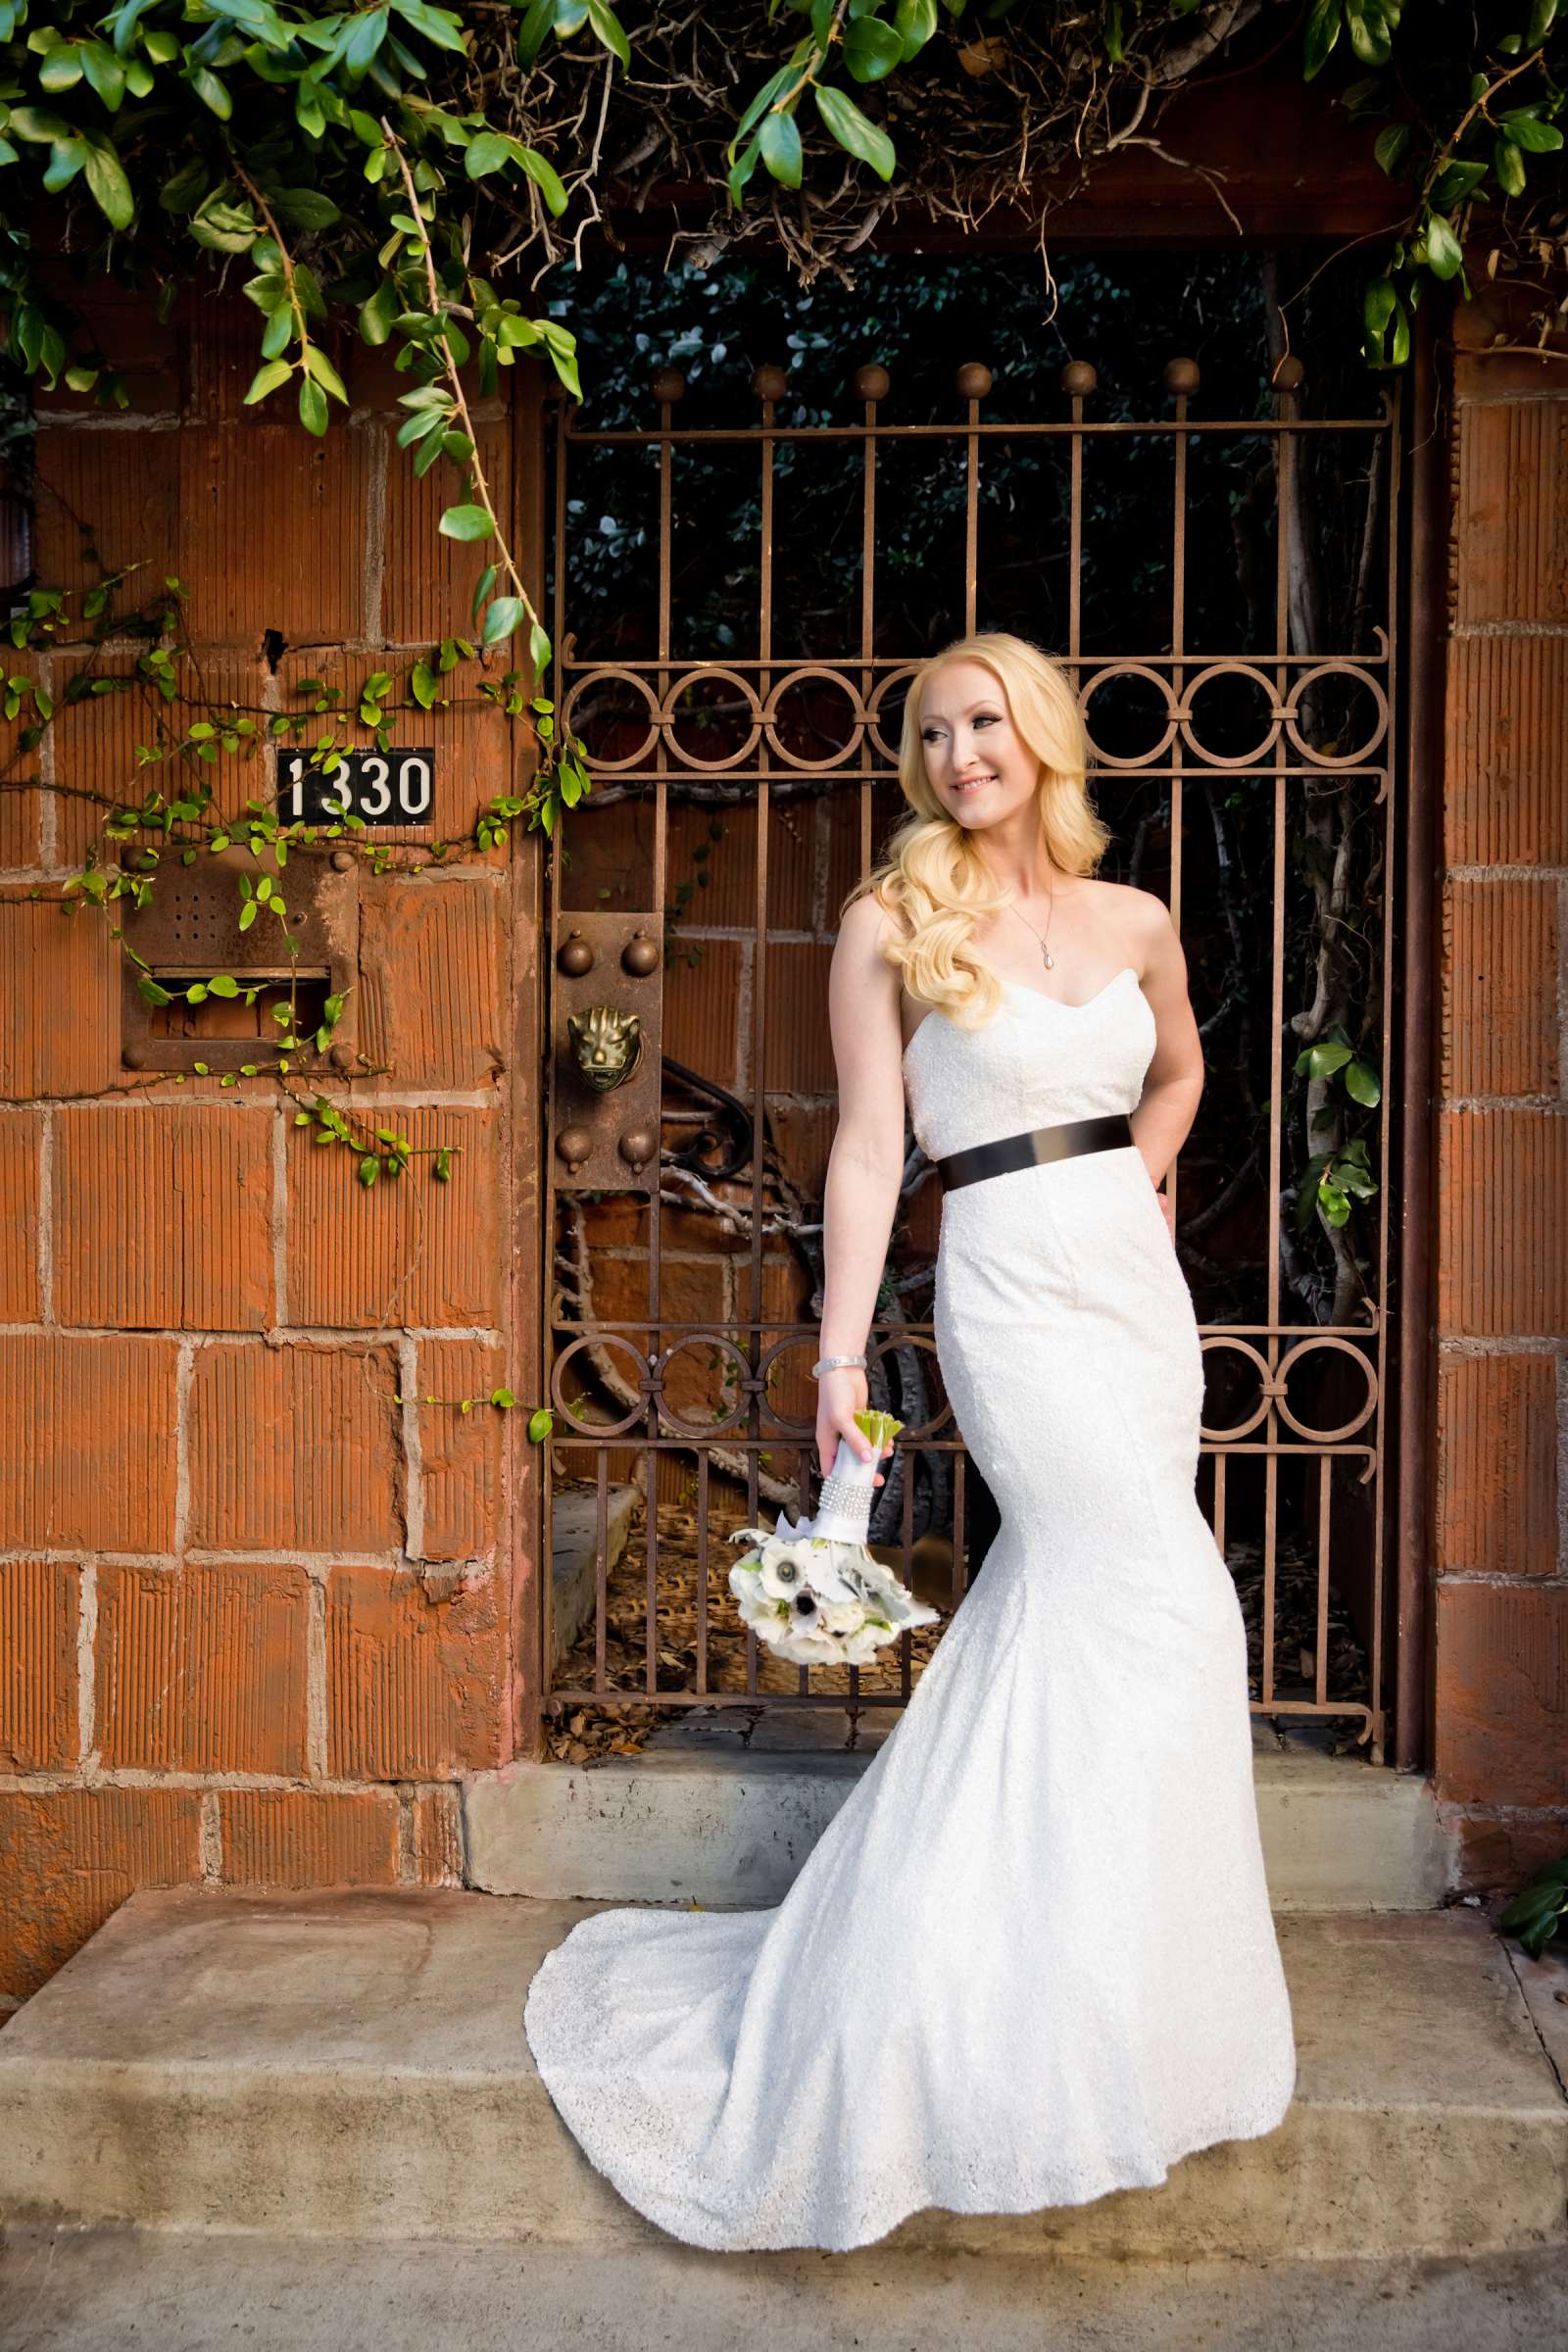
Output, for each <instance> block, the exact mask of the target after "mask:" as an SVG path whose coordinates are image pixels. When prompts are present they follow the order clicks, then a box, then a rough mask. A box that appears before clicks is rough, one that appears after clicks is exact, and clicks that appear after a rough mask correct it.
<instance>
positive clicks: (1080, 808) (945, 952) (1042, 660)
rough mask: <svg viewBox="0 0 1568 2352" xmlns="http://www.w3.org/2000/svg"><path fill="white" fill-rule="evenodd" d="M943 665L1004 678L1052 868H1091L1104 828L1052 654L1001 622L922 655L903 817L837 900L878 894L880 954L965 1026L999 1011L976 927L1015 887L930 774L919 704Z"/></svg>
mask: <svg viewBox="0 0 1568 2352" xmlns="http://www.w3.org/2000/svg"><path fill="white" fill-rule="evenodd" d="M947 662H983V663H984V665H985V667H986V668H987V669H989V670H990V671H991V672H992V674H993V676H994V677H995V678H996V679H997V680H998V682H999V684H1000V685H1001V688H1002V691H1003V695H1004V698H1005V702H1006V706H1007V710H1008V712H1009V714H1010V716H1011V719H1012V723H1013V726H1014V727H1015V728H1016V730H1017V732H1018V734H1019V735H1020V736H1021V738H1022V739H1023V741H1024V742H1025V743H1026V744H1027V745H1028V747H1029V749H1030V751H1032V752H1033V753H1034V755H1035V758H1036V759H1037V760H1039V762H1040V782H1039V789H1038V793H1037V805H1038V808H1039V810H1040V828H1041V831H1042V833H1043V834H1044V836H1045V844H1046V851H1047V854H1048V856H1049V857H1050V858H1051V861H1052V863H1053V865H1054V866H1057V867H1059V868H1060V869H1061V871H1062V872H1063V873H1069V874H1089V873H1092V872H1093V871H1094V869H1095V867H1096V866H1097V865H1098V864H1099V862H1100V860H1101V858H1103V856H1104V854H1105V849H1106V847H1107V845H1108V843H1109V841H1110V829H1109V827H1108V826H1106V825H1104V824H1103V823H1102V821H1101V819H1100V818H1099V817H1098V816H1097V815H1096V813H1095V810H1094V809H1093V807H1092V806H1091V803H1090V799H1089V789H1088V769H1089V758H1090V743H1089V734H1088V730H1087V728H1086V727H1085V725H1084V721H1083V714H1082V712H1081V711H1079V708H1078V698H1077V696H1076V694H1075V693H1074V692H1073V688H1072V684H1071V681H1070V680H1069V678H1068V677H1067V674H1066V672H1065V671H1064V670H1063V669H1062V667H1061V666H1060V664H1059V663H1058V662H1054V661H1053V660H1052V659H1051V656H1050V655H1049V654H1045V653H1042V652H1041V650H1040V648H1039V646H1037V645H1031V644H1030V642H1029V640H1028V639H1027V638H1026V637H1015V636H1013V635H1011V634H1010V632H1008V631H1007V630H1005V629H982V630H980V631H979V632H978V633H977V634H976V635H974V636H970V637H956V638H955V639H954V640H953V642H952V644H951V645H945V646H943V647H942V649H941V651H940V652H939V653H935V654H933V655H932V656H931V658H930V659H929V661H927V662H922V663H921V665H920V667H919V668H918V669H917V670H916V671H915V673H914V675H913V677H912V678H911V679H910V681H909V691H908V697H907V701H906V703H905V706H904V732H903V735H902V737H901V739H900V743H899V785H900V789H901V790H902V792H903V794H904V797H905V799H906V801H907V803H908V805H909V814H908V815H907V817H906V818H905V819H904V821H903V823H902V824H900V825H899V827H898V829H897V830H896V831H895V832H894V833H893V835H892V836H891V838H890V839H889V842H888V845H887V849H886V851H885V853H884V856H883V858H882V859H881V861H880V862H879V863H878V864H876V865H874V866H873V867H872V869H871V871H870V872H869V873H868V874H866V875H865V876H863V877H862V879H861V880H860V881H858V883H857V884H856V885H855V887H854V889H853V890H851V891H850V892H849V894H848V896H847V897H846V898H845V901H844V905H845V906H846V907H849V906H851V905H852V904H853V903H854V901H855V900H856V899H858V898H860V897H863V896H864V895H865V894H866V893H867V892H869V893H870V894H871V895H872V896H874V897H875V898H876V900H877V902H878V904H879V905H881V906H882V907H885V908H886V909H887V911H888V912H889V913H890V914H891V915H892V916H893V918H894V928H893V933H892V935H891V937H889V938H887V939H884V941H883V942H882V953H883V955H884V956H886V957H887V959H888V961H889V962H890V963H891V964H894V965H895V966H896V967H897V968H898V970H899V971H900V972H901V974H902V976H903V980H904V985H905V987H906V988H907V990H908V992H909V994H910V996H911V997H916V998H918V999H919V1000H920V1001H921V1002H922V1003H923V1004H927V1005H936V1006H938V1007H940V1009H941V1010H942V1011H943V1012H945V1013H947V1014H948V1015H949V1016H950V1018H952V1019H953V1020H955V1021H956V1022H958V1023H959V1024H960V1026H962V1027H965V1028H978V1027H980V1026H981V1025H983V1023H985V1022H986V1021H989V1020H990V1019H991V1018H992V1016H993V1015H994V1014H995V1012H996V1010H997V1006H998V1005H999V1004H1000V1002H1001V998H1002V988H1001V983H1000V981H999V979H998V976H997V974H996V972H995V971H993V969H992V968H991V966H990V965H989V964H988V963H986V962H985V961H984V960H983V958H982V957H981V956H979V955H978V954H977V953H976V952H975V947H974V934H975V932H976V930H977V928H978V927H979V924H980V922H981V921H982V920H983V919H984V918H985V917H986V916H987V915H992V914H996V913H999V912H1000V911H1001V909H1002V908H1003V907H1005V906H1006V905H1007V904H1008V902H1009V899H1010V897H1011V893H1010V892H1009V891H1007V890H1005V889H1003V890H999V889H998V888H997V887H996V885H995V883H994V881H993V880H992V878H991V876H990V874H989V872H988V870H987V868H986V866H985V864H984V862H983V860H982V858H981V855H980V852H979V850H978V849H977V847H976V845H975V839H974V836H973V835H972V834H970V833H969V832H967V831H966V830H965V828H964V827H963V826H962V825H960V824H958V823H957V822H956V820H955V819H954V818H953V817H951V816H950V815H949V814H948V812H947V810H946V809H944V808H943V806H942V804H941V802H940V801H939V800H938V798H937V796H936V793H935V792H934V791H933V789H932V786H931V783H930V779H929V778H928V777H927V775H926V769H925V752H924V748H923V746H922V744H921V741H920V732H921V726H922V719H921V703H922V700H923V697H924V690H925V687H926V684H927V681H928V680H929V679H930V678H931V677H932V675H933V674H934V673H935V671H936V670H938V669H940V668H941V667H942V666H943V665H944V664H945V663H947Z"/></svg>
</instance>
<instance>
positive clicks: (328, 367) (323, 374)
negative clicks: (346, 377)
mask: <svg viewBox="0 0 1568 2352" xmlns="http://www.w3.org/2000/svg"><path fill="white" fill-rule="evenodd" d="M305 365H306V367H307V368H309V369H310V372H311V373H312V375H314V376H315V378H316V380H317V382H318V383H319V385H320V386H321V389H322V390H323V391H325V392H330V393H331V395H332V397H333V399H334V400H341V401H343V402H345V403H346V402H347V400H348V393H347V392H346V390H345V389H344V385H343V378H342V377H341V376H340V375H339V373H338V371H337V369H336V368H334V367H333V365H332V363H331V361H330V360H329V359H328V358H327V356H326V354H325V352H324V351H323V350H322V349H321V347H320V345H319V343H310V344H307V346H306V350H305Z"/></svg>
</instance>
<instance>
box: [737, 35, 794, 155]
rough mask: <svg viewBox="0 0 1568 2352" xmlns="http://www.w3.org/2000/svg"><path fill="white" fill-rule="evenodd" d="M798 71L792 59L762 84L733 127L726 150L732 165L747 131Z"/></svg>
mask: <svg viewBox="0 0 1568 2352" xmlns="http://www.w3.org/2000/svg"><path fill="white" fill-rule="evenodd" d="M799 55H800V52H799V50H797V52H796V57H799ZM798 70H799V69H798V67H797V65H796V61H795V58H792V59H791V60H790V63H789V64H788V65H787V66H780V68H779V70H778V72H777V73H770V74H769V75H768V77H767V79H766V81H764V82H763V84H762V86H761V88H760V90H759V91H758V93H757V95H756V97H755V98H754V99H753V100H752V102H751V104H750V106H748V108H747V109H746V112H745V114H744V115H742V117H741V119H740V121H739V122H738V123H736V125H735V129H734V132H733V134H732V136H731V138H730V142H729V146H728V149H727V150H726V152H727V154H728V156H729V158H730V161H731V162H732V163H733V162H734V160H735V150H736V148H737V147H738V146H739V145H740V143H741V141H742V139H744V138H745V137H746V135H747V133H748V131H750V130H752V129H753V128H754V127H755V126H756V124H757V123H760V121H761V119H762V117H763V115H765V114H766V112H767V110H768V108H769V107H770V106H771V105H772V103H773V101H774V99H775V98H778V97H781V96H782V95H783V93H784V91H785V90H786V89H788V87H789V85H790V83H791V82H792V81H793V80H794V79H795V78H796V75H797V73H798Z"/></svg>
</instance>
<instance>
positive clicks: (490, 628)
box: [479, 596, 522, 645]
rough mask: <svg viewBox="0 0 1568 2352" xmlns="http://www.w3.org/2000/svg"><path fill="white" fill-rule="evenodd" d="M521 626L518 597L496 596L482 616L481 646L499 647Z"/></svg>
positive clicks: (520, 603)
mask: <svg viewBox="0 0 1568 2352" xmlns="http://www.w3.org/2000/svg"><path fill="white" fill-rule="evenodd" d="M521 625H522V599H521V597H518V596H498V597H497V598H496V600H495V603H494V604H493V605H492V606H491V607H490V610H489V612H488V613H486V614H485V616H484V628H483V631H482V632H481V635H480V639H479V642H480V644H481V645H499V644H500V643H501V641H502V639H503V638H504V637H511V636H512V635H514V634H515V631H516V630H517V629H519V628H520V627H521Z"/></svg>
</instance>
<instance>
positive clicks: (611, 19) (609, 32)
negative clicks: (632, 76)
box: [588, 0, 631, 73]
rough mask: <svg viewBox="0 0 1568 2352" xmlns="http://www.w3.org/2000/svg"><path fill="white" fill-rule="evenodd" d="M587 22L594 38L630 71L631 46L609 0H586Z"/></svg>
mask: <svg viewBox="0 0 1568 2352" xmlns="http://www.w3.org/2000/svg"><path fill="white" fill-rule="evenodd" d="M588 22H589V24H590V25H592V27H593V30H594V35H595V38H596V39H597V40H598V41H599V42H600V44H601V46H602V47H603V48H606V49H608V50H609V51H610V54H611V55H612V57H615V58H618V59H619V61H620V63H621V65H622V66H624V67H625V69H626V71H627V72H628V73H630V71H631V47H630V44H629V43H628V41H627V39H626V35H625V33H624V32H623V31H622V30H621V25H620V19H619V18H618V17H617V16H616V14H615V12H614V10H613V8H612V7H611V6H610V0H588Z"/></svg>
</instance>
